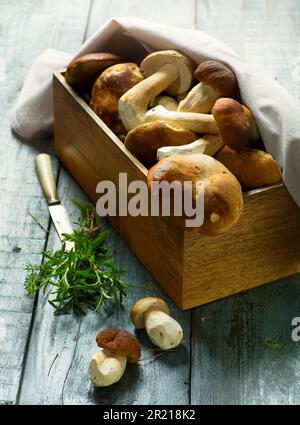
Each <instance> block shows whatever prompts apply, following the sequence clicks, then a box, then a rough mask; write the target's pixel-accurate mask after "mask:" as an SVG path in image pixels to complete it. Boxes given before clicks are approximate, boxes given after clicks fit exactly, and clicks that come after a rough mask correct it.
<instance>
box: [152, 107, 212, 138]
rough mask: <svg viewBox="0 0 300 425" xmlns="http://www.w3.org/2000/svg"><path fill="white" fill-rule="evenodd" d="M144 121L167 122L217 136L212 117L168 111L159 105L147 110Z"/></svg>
mask: <svg viewBox="0 0 300 425" xmlns="http://www.w3.org/2000/svg"><path fill="white" fill-rule="evenodd" d="M145 121H146V122H149V121H167V122H170V123H173V124H177V125H179V126H181V127H183V128H186V129H187V130H191V131H195V132H196V133H202V134H218V127H217V124H216V121H215V119H214V117H213V116H212V115H210V114H198V113H196V112H178V111H168V110H167V109H166V108H164V107H163V106H161V105H159V106H155V108H152V109H149V111H147V112H146V115H145Z"/></svg>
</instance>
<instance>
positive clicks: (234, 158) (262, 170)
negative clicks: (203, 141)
mask: <svg viewBox="0 0 300 425" xmlns="http://www.w3.org/2000/svg"><path fill="white" fill-rule="evenodd" d="M216 159H217V160H218V161H220V162H221V163H222V164H224V165H225V167H227V168H228V169H229V170H230V171H231V172H232V173H233V174H234V175H235V176H236V178H237V179H238V181H239V182H240V183H241V185H242V187H243V188H244V189H257V188H259V187H263V186H267V185H270V184H276V183H279V182H280V181H281V169H280V166H279V164H278V162H277V161H276V160H275V159H274V158H273V156H272V155H271V154H269V153H267V152H265V151H261V150H258V149H249V148H244V149H242V150H240V151H235V150H233V149H230V148H229V147H228V146H224V147H223V148H222V149H221V150H220V151H219V152H218V153H217V155H216Z"/></svg>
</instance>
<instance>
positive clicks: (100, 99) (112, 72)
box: [90, 63, 143, 135]
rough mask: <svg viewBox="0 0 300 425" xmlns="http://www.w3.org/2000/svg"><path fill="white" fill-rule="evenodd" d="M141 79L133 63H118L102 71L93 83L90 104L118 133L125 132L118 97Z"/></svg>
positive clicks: (138, 70)
mask: <svg viewBox="0 0 300 425" xmlns="http://www.w3.org/2000/svg"><path fill="white" fill-rule="evenodd" d="M142 80H143V76H142V74H141V72H140V69H139V67H138V66H137V65H136V64H135V63H120V64H117V65H113V66H110V67H109V68H107V69H106V70H105V71H103V72H102V74H100V76H99V77H98V78H97V80H96V81H95V83H94V85H93V89H92V98H91V101H90V106H91V108H92V109H93V111H94V112H95V113H96V114H97V115H98V116H99V117H100V118H101V119H102V120H103V121H104V122H105V124H106V125H107V126H108V127H109V128H110V129H111V130H112V131H113V132H115V133H116V134H118V135H120V134H126V129H125V128H124V126H123V124H122V121H121V119H120V115H119V99H120V97H121V96H122V95H123V94H124V93H125V92H126V91H127V90H129V89H130V88H131V87H133V86H134V85H135V84H138V83H139V82H140V81H142Z"/></svg>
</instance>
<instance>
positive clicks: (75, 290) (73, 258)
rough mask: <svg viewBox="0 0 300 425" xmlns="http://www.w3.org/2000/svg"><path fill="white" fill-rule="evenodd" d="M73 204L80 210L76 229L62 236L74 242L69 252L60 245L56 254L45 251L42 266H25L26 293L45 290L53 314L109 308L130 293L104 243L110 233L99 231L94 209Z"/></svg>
mask: <svg viewBox="0 0 300 425" xmlns="http://www.w3.org/2000/svg"><path fill="white" fill-rule="evenodd" d="M72 202H73V204H74V205H75V206H76V207H77V208H78V209H79V210H80V217H79V221H78V223H77V224H78V228H77V229H76V230H75V231H74V233H73V234H65V235H64V237H65V238H66V239H68V240H70V241H73V242H74V244H75V248H74V249H73V250H72V251H70V252H68V251H66V250H65V244H63V245H62V248H61V249H59V250H58V251H55V252H51V251H44V253H43V254H44V260H43V262H42V264H39V265H27V266H26V270H27V276H26V279H25V289H26V291H27V292H28V293H29V294H35V293H36V292H37V291H39V290H40V289H42V290H43V293H44V294H45V293H46V292H47V291H48V301H49V303H50V304H51V305H52V306H53V307H54V309H55V314H62V313H70V312H71V311H73V312H74V313H75V314H85V313H86V310H87V309H91V310H94V311H97V310H99V309H100V308H101V307H108V304H109V303H111V302H112V301H114V302H115V303H117V304H121V303H122V301H123V300H124V299H127V298H128V295H129V292H130V288H129V285H128V283H126V282H125V281H124V280H123V279H122V277H123V276H124V275H125V274H126V273H127V271H126V270H122V269H120V267H119V266H118V265H117V264H116V263H115V262H114V260H113V258H112V255H111V252H110V251H109V250H108V248H107V246H106V243H105V240H106V238H107V236H108V234H109V232H108V231H102V232H101V230H100V221H99V217H98V215H97V213H96V211H95V208H94V206H92V205H90V204H84V203H81V202H79V201H75V200H73V201H72Z"/></svg>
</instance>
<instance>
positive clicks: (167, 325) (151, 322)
mask: <svg viewBox="0 0 300 425" xmlns="http://www.w3.org/2000/svg"><path fill="white" fill-rule="evenodd" d="M145 329H146V332H147V334H148V336H149V338H150V340H151V341H152V342H153V344H155V345H156V346H157V347H159V348H161V349H162V350H170V349H171V348H175V347H177V346H178V345H179V344H180V343H181V341H182V338H183V331H182V328H181V326H180V325H179V323H178V322H176V320H174V319H173V318H172V317H171V316H169V315H168V314H166V313H164V312H163V311H160V310H151V309H150V310H149V311H146V313H145Z"/></svg>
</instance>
